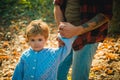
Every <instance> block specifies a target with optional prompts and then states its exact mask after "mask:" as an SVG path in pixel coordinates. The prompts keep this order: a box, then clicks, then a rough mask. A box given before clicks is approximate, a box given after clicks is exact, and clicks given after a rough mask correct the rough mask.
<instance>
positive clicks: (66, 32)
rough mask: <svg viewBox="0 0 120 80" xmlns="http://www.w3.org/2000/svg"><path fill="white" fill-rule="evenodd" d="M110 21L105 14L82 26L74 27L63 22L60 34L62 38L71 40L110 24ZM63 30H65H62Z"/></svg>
mask: <svg viewBox="0 0 120 80" xmlns="http://www.w3.org/2000/svg"><path fill="white" fill-rule="evenodd" d="M108 21H109V19H108V18H107V17H106V16H105V15H104V14H98V15H96V16H95V17H94V18H92V19H91V20H89V21H88V22H86V23H84V24H82V25H80V26H74V25H72V24H70V23H68V22H62V23H61V24H62V26H61V25H60V26H59V27H60V31H59V32H60V33H61V35H62V36H64V37H67V38H70V37H73V36H78V35H82V34H84V33H86V32H89V31H92V30H94V29H96V28H98V27H100V26H101V25H103V24H104V23H106V22H108ZM61 28H63V29H61Z"/></svg>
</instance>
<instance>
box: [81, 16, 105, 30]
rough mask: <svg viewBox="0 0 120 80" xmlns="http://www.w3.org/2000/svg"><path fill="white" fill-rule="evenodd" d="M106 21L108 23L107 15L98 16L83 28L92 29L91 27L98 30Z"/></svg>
mask: <svg viewBox="0 0 120 80" xmlns="http://www.w3.org/2000/svg"><path fill="white" fill-rule="evenodd" d="M106 21H107V18H106V17H105V15H103V14H98V15H97V16H95V17H94V18H92V19H91V20H90V21H88V22H87V23H84V24H83V25H82V26H83V27H84V28H87V27H90V26H91V27H94V28H96V27H98V26H101V25H102V24H104V23H105V22H106Z"/></svg>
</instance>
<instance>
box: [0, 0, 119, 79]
mask: <svg viewBox="0 0 120 80" xmlns="http://www.w3.org/2000/svg"><path fill="white" fill-rule="evenodd" d="M48 5H49V6H48ZM34 19H42V20H43V21H45V22H46V23H47V24H48V25H49V27H50V37H49V40H48V42H47V44H46V47H57V41H56V36H57V26H56V24H55V20H54V16H53V3H52V0H34V1H33V0H29V1H27V0H5V1H4V0H1V1H0V80H11V77H12V74H13V71H14V68H15V66H16V64H17V62H18V60H19V57H20V56H21V53H22V52H23V51H24V50H25V49H27V48H28V47H29V46H28V44H27V43H26V41H25V28H26V26H27V25H28V24H29V23H30V21H32V20H34ZM71 73H72V69H71V68H70V70H69V74H68V80H71ZM119 75H120V36H117V37H114V38H110V37H106V39H105V40H104V42H103V43H100V44H99V46H98V49H97V51H96V55H95V56H94V59H93V62H92V66H91V71H90V78H89V79H90V80H120V76H119Z"/></svg>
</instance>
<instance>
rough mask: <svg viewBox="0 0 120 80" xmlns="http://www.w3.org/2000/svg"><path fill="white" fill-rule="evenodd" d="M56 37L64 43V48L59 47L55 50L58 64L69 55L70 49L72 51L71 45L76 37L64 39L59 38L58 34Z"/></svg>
mask: <svg viewBox="0 0 120 80" xmlns="http://www.w3.org/2000/svg"><path fill="white" fill-rule="evenodd" d="M58 37H59V38H60V39H61V40H62V41H63V42H64V44H65V45H64V46H62V47H59V48H58V50H57V52H56V53H57V54H58V55H59V60H60V62H61V61H63V60H64V59H65V58H66V56H67V55H68V54H69V53H70V51H71V49H72V44H73V42H74V40H75V39H76V38H77V36H75V37H72V38H64V37H61V36H60V34H58Z"/></svg>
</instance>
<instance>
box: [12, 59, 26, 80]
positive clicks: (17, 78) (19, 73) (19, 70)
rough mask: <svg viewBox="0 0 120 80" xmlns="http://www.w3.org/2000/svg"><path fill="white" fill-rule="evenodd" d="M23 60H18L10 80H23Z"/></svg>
mask: <svg viewBox="0 0 120 80" xmlns="http://www.w3.org/2000/svg"><path fill="white" fill-rule="evenodd" d="M23 75H24V73H23V60H22V58H20V60H19V62H18V64H17V65H16V68H15V70H14V73H13V76H12V80H23Z"/></svg>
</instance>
